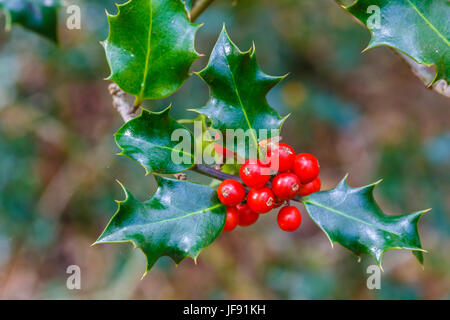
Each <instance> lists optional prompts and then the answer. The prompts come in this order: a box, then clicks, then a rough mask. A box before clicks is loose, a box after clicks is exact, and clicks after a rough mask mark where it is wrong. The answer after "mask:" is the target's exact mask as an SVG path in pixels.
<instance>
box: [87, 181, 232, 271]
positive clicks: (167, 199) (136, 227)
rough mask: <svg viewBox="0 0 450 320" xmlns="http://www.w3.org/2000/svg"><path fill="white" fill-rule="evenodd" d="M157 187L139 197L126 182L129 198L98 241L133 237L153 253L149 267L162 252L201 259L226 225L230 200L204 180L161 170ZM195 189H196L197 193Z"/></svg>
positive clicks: (177, 260) (148, 267) (128, 240)
mask: <svg viewBox="0 0 450 320" xmlns="http://www.w3.org/2000/svg"><path fill="white" fill-rule="evenodd" d="M155 178H156V180H157V182H158V190H157V191H156V193H155V194H154V195H153V196H152V197H150V198H149V199H148V200H146V201H144V202H139V201H137V200H136V199H135V198H134V197H133V196H132V195H131V194H130V193H129V192H128V190H127V189H126V188H123V189H124V191H125V194H126V199H125V200H124V201H120V202H119V208H118V210H117V212H116V214H115V215H114V217H113V218H112V219H111V221H110V223H109V224H108V226H107V227H106V229H105V231H104V232H103V234H102V235H101V236H100V237H99V239H98V240H97V242H96V243H95V244H99V243H111V242H132V243H133V244H134V245H135V246H136V247H138V248H140V249H142V251H143V252H144V253H145V255H146V256H147V272H148V271H149V270H150V269H151V267H152V266H153V265H154V264H155V262H156V261H157V260H158V259H159V258H160V257H162V256H169V257H171V258H172V259H173V260H174V261H175V262H176V263H177V264H179V263H180V262H181V261H182V260H183V259H184V258H186V257H191V258H192V259H194V260H196V259H197V256H198V255H199V253H200V251H201V250H202V249H203V248H205V247H207V246H208V245H210V244H211V243H212V242H213V241H214V240H215V239H216V238H217V237H218V236H219V234H220V233H221V232H222V229H223V227H224V225H225V217H226V214H225V211H226V210H225V206H224V205H223V204H221V203H220V202H219V200H218V198H217V194H216V192H215V191H214V190H213V189H211V188H209V187H207V186H204V185H201V184H198V183H193V182H188V181H180V180H172V179H167V178H163V177H160V176H155ZM192 195H195V197H193V196H192Z"/></svg>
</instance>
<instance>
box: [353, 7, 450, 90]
mask: <svg viewBox="0 0 450 320" xmlns="http://www.w3.org/2000/svg"><path fill="white" fill-rule="evenodd" d="M375 6H377V7H378V8H379V9H380V12H379V13H380V21H379V22H380V23H379V25H377V24H376V22H377V21H376V20H375V16H374V14H376V11H373V10H376V7H375ZM346 9H347V11H348V12H350V13H351V14H353V15H354V16H355V17H356V18H357V19H359V20H360V21H361V22H362V23H363V24H365V25H366V27H367V28H368V29H369V30H370V32H371V34H372V39H371V41H370V43H369V45H368V47H367V49H370V48H374V47H377V46H380V45H383V46H389V47H392V48H395V49H397V50H399V51H401V52H403V53H405V54H407V55H408V56H410V57H411V58H413V59H414V60H416V61H417V62H418V63H420V64H424V65H427V66H432V65H434V66H435V67H436V70H437V72H436V76H435V78H434V80H433V81H432V83H433V82H435V81H436V80H439V79H444V80H445V81H447V82H448V83H450V40H449V39H450V2H449V1H448V0H432V1H423V0H397V1H391V0H357V1H356V2H355V3H354V4H353V5H351V6H349V7H347V8H346ZM374 22H375V23H374Z"/></svg>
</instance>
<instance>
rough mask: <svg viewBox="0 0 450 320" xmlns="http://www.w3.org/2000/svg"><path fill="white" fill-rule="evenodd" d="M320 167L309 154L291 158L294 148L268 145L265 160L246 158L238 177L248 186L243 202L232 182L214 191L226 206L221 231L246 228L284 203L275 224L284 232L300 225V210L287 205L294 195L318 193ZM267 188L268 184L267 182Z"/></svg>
mask: <svg viewBox="0 0 450 320" xmlns="http://www.w3.org/2000/svg"><path fill="white" fill-rule="evenodd" d="M319 172H320V166H319V162H318V161H317V159H316V158H315V157H314V156H313V155H312V154H309V153H300V154H297V155H295V152H294V149H293V148H292V147H291V146H289V145H287V144H285V143H279V144H278V145H277V147H271V146H270V145H269V147H268V150H267V154H266V157H265V160H264V161H262V160H258V159H250V160H247V161H246V162H245V163H244V164H243V165H242V167H241V170H240V177H241V180H242V181H243V182H244V184H245V185H247V186H248V187H250V188H251V189H250V191H249V192H248V194H247V201H246V203H243V201H244V198H245V196H246V194H245V193H246V192H245V188H244V186H243V185H242V184H241V183H240V182H239V181H236V180H234V179H228V180H225V181H223V182H222V183H221V184H220V186H219V188H218V195H219V199H220V201H221V202H222V203H223V204H225V205H226V206H227V218H226V223H225V227H224V232H229V231H231V230H233V229H234V228H236V226H237V225H240V226H243V227H245V226H250V225H252V224H254V223H255V222H256V220H258V217H259V215H260V214H264V213H267V212H269V211H270V210H272V209H273V208H278V207H280V206H282V205H283V204H285V203H287V205H286V206H284V207H283V208H282V209H281V210H280V212H279V213H278V217H277V221H278V225H279V226H280V228H281V229H282V230H284V231H295V230H296V229H298V227H299V226H300V224H301V220H302V217H301V215H300V211H299V210H298V209H297V208H296V207H294V206H290V205H289V202H288V201H289V200H291V199H293V198H294V197H295V196H297V195H300V196H307V195H309V194H311V193H314V192H317V191H319V190H320V186H321V182H320V179H319ZM272 176H275V177H273V179H272V181H271V187H268V186H267V185H268V183H269V181H270V180H271V178H272Z"/></svg>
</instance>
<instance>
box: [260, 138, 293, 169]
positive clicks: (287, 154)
mask: <svg viewBox="0 0 450 320" xmlns="http://www.w3.org/2000/svg"><path fill="white" fill-rule="evenodd" d="M294 160H295V151H294V149H293V148H292V147H291V146H290V145H288V144H286V143H279V144H278V147H275V148H274V149H271V148H269V149H268V150H267V157H266V163H268V164H269V165H270V168H271V169H272V170H274V171H276V172H284V171H287V170H290V169H292V166H293V164H294Z"/></svg>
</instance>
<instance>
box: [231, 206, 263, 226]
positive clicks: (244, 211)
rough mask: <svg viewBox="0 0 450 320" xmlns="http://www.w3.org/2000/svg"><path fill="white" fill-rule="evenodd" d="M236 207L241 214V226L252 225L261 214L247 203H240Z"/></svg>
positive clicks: (239, 222)
mask: <svg viewBox="0 0 450 320" xmlns="http://www.w3.org/2000/svg"><path fill="white" fill-rule="evenodd" d="M236 208H237V211H238V214H239V215H238V217H239V221H238V224H239V225H240V226H241V227H248V226H251V225H252V224H254V223H255V222H256V220H258V217H259V214H258V213H256V212H255V211H253V210H252V209H250V207H249V206H248V205H247V204H246V203H244V204H238V205H237V206H236Z"/></svg>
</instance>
